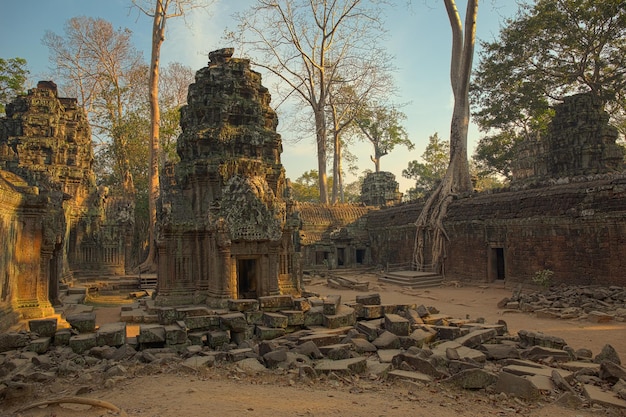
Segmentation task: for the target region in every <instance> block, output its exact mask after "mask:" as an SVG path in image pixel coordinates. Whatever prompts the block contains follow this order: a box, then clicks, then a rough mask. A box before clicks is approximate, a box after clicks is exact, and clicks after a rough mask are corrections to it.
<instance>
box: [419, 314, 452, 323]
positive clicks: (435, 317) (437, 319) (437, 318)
mask: <svg viewBox="0 0 626 417" xmlns="http://www.w3.org/2000/svg"><path fill="white" fill-rule="evenodd" d="M451 318H452V317H450V316H448V315H447V314H429V315H428V316H426V317H422V320H424V323H426V324H430V325H431V326H447V325H448V320H449V319H451Z"/></svg>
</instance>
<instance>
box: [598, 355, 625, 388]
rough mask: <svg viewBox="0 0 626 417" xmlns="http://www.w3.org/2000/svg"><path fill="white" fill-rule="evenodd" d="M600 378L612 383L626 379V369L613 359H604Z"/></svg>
mask: <svg viewBox="0 0 626 417" xmlns="http://www.w3.org/2000/svg"><path fill="white" fill-rule="evenodd" d="M599 376H600V378H602V379H603V380H605V381H608V382H609V383H611V384H615V383H617V381H619V380H620V379H621V380H624V381H626V369H624V368H623V367H621V366H619V365H618V364H616V363H615V362H611V361H608V360H607V361H603V362H602V363H601V364H600V375H599Z"/></svg>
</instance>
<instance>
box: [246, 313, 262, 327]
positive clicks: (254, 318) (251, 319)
mask: <svg viewBox="0 0 626 417" xmlns="http://www.w3.org/2000/svg"><path fill="white" fill-rule="evenodd" d="M244 314H245V315H246V322H248V324H250V325H262V324H263V312H262V311H246V312H245V313H244Z"/></svg>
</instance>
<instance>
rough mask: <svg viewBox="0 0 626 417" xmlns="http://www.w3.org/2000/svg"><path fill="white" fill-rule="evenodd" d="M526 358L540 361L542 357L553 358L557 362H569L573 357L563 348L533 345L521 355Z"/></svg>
mask: <svg viewBox="0 0 626 417" xmlns="http://www.w3.org/2000/svg"><path fill="white" fill-rule="evenodd" d="M521 356H522V357H523V358H525V359H530V360H532V361H535V362H539V361H540V360H541V359H546V358H552V359H554V360H555V361H557V362H568V361H570V360H572V359H573V358H572V357H571V355H570V354H569V353H568V352H566V351H564V350H561V349H552V348H548V347H544V346H533V347H532V348H530V349H528V350H526V351H524V352H522V355H521Z"/></svg>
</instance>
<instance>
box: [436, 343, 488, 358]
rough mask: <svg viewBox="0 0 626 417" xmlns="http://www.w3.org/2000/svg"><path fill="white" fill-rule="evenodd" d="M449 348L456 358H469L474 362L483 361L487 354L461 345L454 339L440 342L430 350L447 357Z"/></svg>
mask: <svg viewBox="0 0 626 417" xmlns="http://www.w3.org/2000/svg"><path fill="white" fill-rule="evenodd" d="M450 350H453V351H454V352H455V356H456V358H457V359H460V360H470V361H474V362H476V363H484V362H485V361H486V359H487V356H486V355H485V354H484V353H483V352H481V351H479V350H476V349H471V348H468V347H467V346H463V345H461V344H460V343H459V342H457V341H455V340H450V341H446V342H443V343H440V344H439V345H437V346H436V347H434V348H433V349H432V352H433V355H437V356H441V357H448V356H449V353H448V352H449V351H450ZM448 359H453V358H448Z"/></svg>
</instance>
